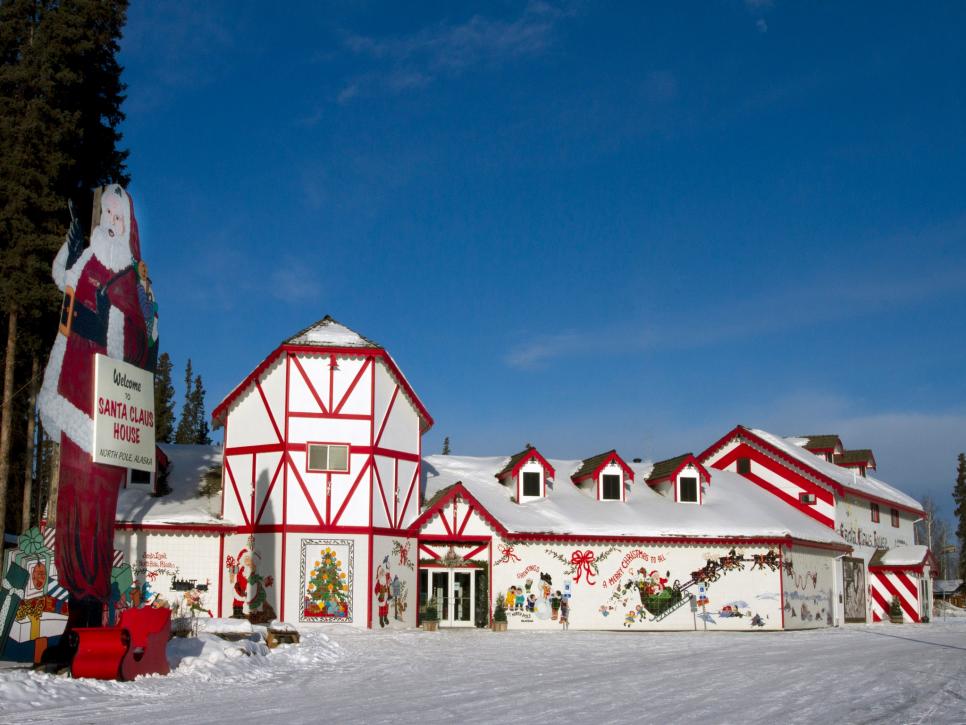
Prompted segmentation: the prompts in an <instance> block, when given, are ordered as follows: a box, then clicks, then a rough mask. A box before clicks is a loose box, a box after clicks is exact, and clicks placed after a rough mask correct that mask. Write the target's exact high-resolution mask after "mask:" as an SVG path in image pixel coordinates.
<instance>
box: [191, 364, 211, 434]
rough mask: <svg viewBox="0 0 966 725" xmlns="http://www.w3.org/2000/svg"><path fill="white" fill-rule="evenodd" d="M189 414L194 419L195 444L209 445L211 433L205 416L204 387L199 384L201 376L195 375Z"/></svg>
mask: <svg viewBox="0 0 966 725" xmlns="http://www.w3.org/2000/svg"><path fill="white" fill-rule="evenodd" d="M191 412H192V414H193V415H194V417H195V420H194V430H195V440H194V442H195V443H202V444H204V445H206V446H207V445H211V438H210V437H209V436H208V434H209V433H210V432H211V431H210V429H209V428H208V416H207V415H206V414H205V386H204V385H203V384H202V382H201V375H195V387H194V390H192V391H191Z"/></svg>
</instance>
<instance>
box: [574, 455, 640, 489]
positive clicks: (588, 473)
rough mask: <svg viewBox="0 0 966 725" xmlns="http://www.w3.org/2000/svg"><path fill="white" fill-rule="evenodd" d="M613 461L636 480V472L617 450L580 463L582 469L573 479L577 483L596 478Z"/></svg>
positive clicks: (579, 469)
mask: <svg viewBox="0 0 966 725" xmlns="http://www.w3.org/2000/svg"><path fill="white" fill-rule="evenodd" d="M611 461H614V462H615V463H617V465H618V466H620V467H621V469H623V471H624V473H625V474H626V475H627V477H628V478H630V479H631V480H633V479H634V471H633V470H632V469H631V467H630V466H628V465H627V464H626V463H624V459H623V458H621V457H620V456H619V455H618V453H617V451H615V450H609V451H606V452H604V453H598V454H597V455H596V456H591V457H590V458H585V459H584V460H582V461H581V462H580V468H578V469H577V471H576V473H574V475H573V476H571V478H572V479H573V480H574V482H577V481H582V480H583V479H585V478H591V477H594V476H596V475H597V474H598V473H599V472H600V469H602V468H603V467H604V466H606V465H607V464H608V463H610V462H611Z"/></svg>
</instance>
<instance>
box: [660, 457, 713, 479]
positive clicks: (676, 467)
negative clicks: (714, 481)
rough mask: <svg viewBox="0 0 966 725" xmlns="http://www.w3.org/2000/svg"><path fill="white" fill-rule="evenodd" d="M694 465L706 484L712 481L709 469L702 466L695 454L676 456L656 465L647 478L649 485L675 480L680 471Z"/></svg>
mask: <svg viewBox="0 0 966 725" xmlns="http://www.w3.org/2000/svg"><path fill="white" fill-rule="evenodd" d="M689 463H690V464H692V465H693V466H694V467H695V468H697V469H698V472H699V474H700V475H701V478H702V479H703V480H704V481H705V482H710V481H711V474H710V473H708V469H706V468H705V467H704V466H702V465H701V461H699V460H698V459H697V457H696V456H695V455H694V454H693V453H690V452H689V453H682V454H681V455H680V456H675V457H674V458H668V459H667V460H665V461H658V462H657V463H655V464H654V468H653V469H651V475H649V476H648V477H647V483H648V484H649V485H654V484H655V483H659V482H661V481H664V480H667V479H669V478H673V477H674V476H675V475H676V474H677V472H678V471H680V470H681V469H682V468H684V467H685V466H686V465H688V464H689Z"/></svg>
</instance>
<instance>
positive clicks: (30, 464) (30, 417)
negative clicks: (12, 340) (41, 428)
mask: <svg viewBox="0 0 966 725" xmlns="http://www.w3.org/2000/svg"><path fill="white" fill-rule="evenodd" d="M30 376H31V377H30V403H29V404H28V405H27V446H26V455H25V456H24V460H25V461H26V463H25V464H24V477H23V512H22V514H21V516H20V530H21V531H26V530H27V529H29V528H30V523H31V519H30V514H31V504H32V503H33V493H34V435H35V434H36V432H37V379H38V378H39V377H40V358H38V357H37V355H34V356H33V359H32V360H31V363H30Z"/></svg>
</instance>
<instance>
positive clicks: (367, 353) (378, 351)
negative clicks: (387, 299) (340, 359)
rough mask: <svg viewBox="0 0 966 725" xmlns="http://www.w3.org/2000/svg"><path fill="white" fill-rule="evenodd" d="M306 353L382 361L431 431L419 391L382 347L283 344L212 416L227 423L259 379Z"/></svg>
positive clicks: (218, 406) (220, 421)
mask: <svg viewBox="0 0 966 725" xmlns="http://www.w3.org/2000/svg"><path fill="white" fill-rule="evenodd" d="M283 352H285V353H306V354H311V355H345V356H352V357H369V358H379V359H381V360H382V361H383V363H385V365H386V367H387V368H388V369H389V373H390V374H391V375H392V376H393V377H394V378H396V382H398V383H399V385H401V386H402V388H403V390H404V391H405V392H406V395H407V396H408V397H409V399H410V400H412V401H413V404H414V405H415V406H416V410H417V411H418V412H419V416H420V417H421V418H422V419H423V422H424V423H425V426H424V427H423V429H422V432H423V433H425V432H426V431H428V430H429V429H430V428H432V427H433V422H434V421H433V416H431V415H430V414H429V411H428V410H426V406H424V405H423V402H422V401H421V400H420V399H419V396H418V395H416V391H414V390H413V389H412V386H410V384H409V381H408V380H406V376H405V375H403V374H402V371H401V370H400V369H399V368H398V367H397V366H396V363H395V362H393V359H392V358H391V357H390V356H389V353H387V352H386V351H385V350H383V349H382V348H371V347H319V346H312V345H279V346H278V347H277V348H275V350H273V351H272V352H271V353H270V354H269V356H268V357H266V358H265V359H264V360H263V361H262V362H261V364H259V365H258V367H256V368H255V369H254V370H252V372H251V373H249V374H248V377H246V378H245V379H244V380H243V381H242V382H241V383H239V384H238V385H236V386H235V388H234V389H233V390H232V391H231V392H230V393H229V394H228V395H227V396H225V399H224V400H222V401H221V402H220V403H219V404H218V405H217V407H216V408H215V409H214V410H213V411H212V413H211V417H212V419H214V420H215V421H216V422H218V423H221V424H224V423H225V416H226V415H227V413H228V408H229V407H230V406H231V404H232V403H234V402H235V400H236V399H237V398H238V397H239V396H240V395H241V394H242V393H244V392H245V391H246V390H247V389H248V387H249V385H251V384H252V383H253V382H254V381H256V380H258V378H260V377H261V375H262V373H264V372H265V371H266V370H267V369H268V368H269V367H270V366H271V365H272V364H273V363H274V362H275V360H277V359H278V358H279V356H280V355H281V354H282V353H283Z"/></svg>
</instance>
